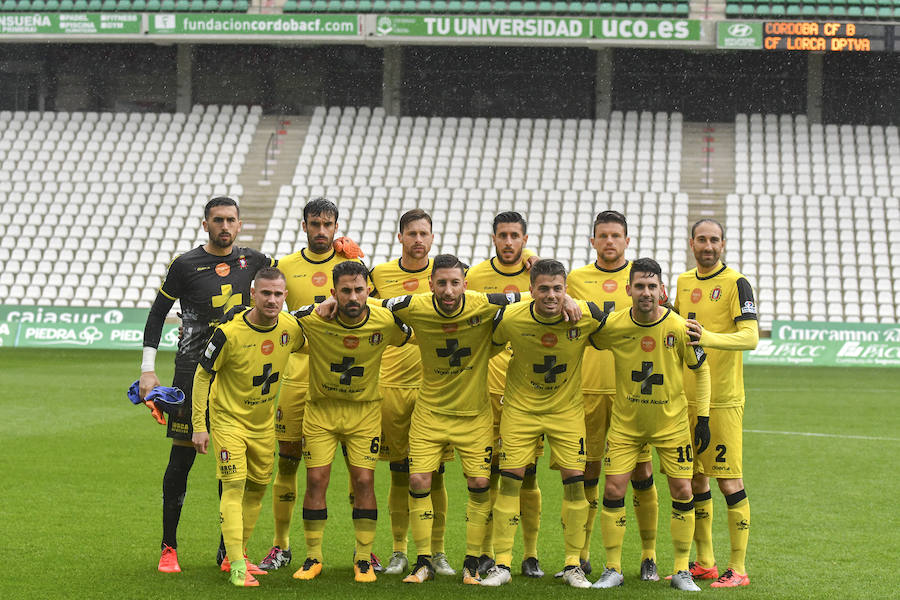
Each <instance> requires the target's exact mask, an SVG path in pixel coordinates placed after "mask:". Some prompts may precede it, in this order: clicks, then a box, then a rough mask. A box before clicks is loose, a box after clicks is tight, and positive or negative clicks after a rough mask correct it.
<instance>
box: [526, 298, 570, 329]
mask: <svg viewBox="0 0 900 600" xmlns="http://www.w3.org/2000/svg"><path fill="white" fill-rule="evenodd" d="M528 310H529V311H530V312H531V318H532V319H534V321H535V322H536V323H540V324H541V325H559V324H560V323H562V322H563V321H565V320H566V319H565V317H563V316H562V315H559V318H558V319H557V320H555V321H543V320H541V317H540V316H539V315H538V314H537V313H536V312H535V310H534V300H532V301H531V304H529V305H528Z"/></svg>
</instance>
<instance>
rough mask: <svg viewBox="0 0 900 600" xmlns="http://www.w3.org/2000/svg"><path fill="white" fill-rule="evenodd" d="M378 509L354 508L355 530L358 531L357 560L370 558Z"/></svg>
mask: <svg viewBox="0 0 900 600" xmlns="http://www.w3.org/2000/svg"><path fill="white" fill-rule="evenodd" d="M377 524H378V509H376V508H372V509H367V508H354V509H353V531H354V533H356V560H369V555H370V554H371V553H372V545H373V544H374V543H375V526H376V525H377Z"/></svg>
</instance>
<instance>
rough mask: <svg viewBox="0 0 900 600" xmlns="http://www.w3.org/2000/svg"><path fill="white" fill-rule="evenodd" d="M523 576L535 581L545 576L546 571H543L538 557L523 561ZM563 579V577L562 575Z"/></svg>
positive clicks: (530, 557)
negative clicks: (532, 578)
mask: <svg viewBox="0 0 900 600" xmlns="http://www.w3.org/2000/svg"><path fill="white" fill-rule="evenodd" d="M522 575H524V576H525V577H534V578H535V579H537V578H539V577H543V576H544V570H543V569H541V563H540V562H539V561H538V559H537V557H534V556H529V557H528V558H526V559H525V560H523V561H522ZM560 577H562V575H560Z"/></svg>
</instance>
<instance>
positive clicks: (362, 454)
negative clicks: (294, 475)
mask: <svg viewBox="0 0 900 600" xmlns="http://www.w3.org/2000/svg"><path fill="white" fill-rule="evenodd" d="M332 274H333V280H334V289H332V290H331V295H333V296H334V297H335V299H336V300H337V311H338V312H337V317H336V318H335V319H333V320H326V319H323V318H322V317H320V316H319V315H318V314H316V313H315V312H314V310H313V309H314V308H315V307H314V306H313V305H309V306H304V307H303V308H301V309H300V310H299V311H297V312H296V313H294V315H295V316H296V317H297V318H298V320H299V321H300V325H301V327H302V328H303V334H304V335H305V336H306V339H307V342H308V343H309V346H308V347H309V357H310V358H309V386H310V387H309V389H310V395H309V401H308V402H307V406H306V414H305V416H304V419H303V456H304V458H305V459H306V495H305V497H304V499H303V525H304V534H305V538H306V549H307V551H306V561H305V562H304V564H303V567H302V568H301V569H300V570H298V571H297V572H296V573H295V574H294V577H295V578H297V579H307V580H308V579H313V578H315V577H316V576H317V575H318V574H319V573H321V572H322V563H323V553H322V537H323V532H324V529H325V521H326V519H327V518H328V508H327V506H326V501H325V493H326V491H327V490H328V482H329V479H330V477H331V463H332V461H333V459H334V452H335V450H336V449H337V445H338V442H341V443H343V444H345V445H346V448H347V457H348V460H349V464H350V477H351V479H352V482H353V490H354V505H353V528H354V530H355V532H356V550H355V552H354V565H353V568H354V572H355V578H356V581H359V582H371V581H375V573H374V571H373V570H372V565H371V564H370V562H369V557H370V555H371V552H372V544H373V542H374V541H375V524H376V520H377V518H378V508H377V506H376V504H375V489H374V482H375V480H374V472H375V465H376V464H377V462H378V440H379V436H380V435H381V395H380V393H379V391H378V371H379V368H380V363H381V355H382V353H383V352H384V350H385V348H387V347H388V346H389V345H390V346H403V345H404V344H405V343H406V342H407V341H408V340H409V337H410V334H411V333H412V331H411V330H410V329H409V327H407V326H406V325H405V324H404V323H403V322H402V321H400V320H398V319H397V318H396V317H394V316H393V315H392V314H391V311H389V310H387V309H386V308H382V307H369V306H366V298H367V297H368V292H369V290H368V281H367V277H368V271H367V270H366V268H365V267H364V266H363V265H361V264H359V263H357V262H350V261H346V262H342V263H339V264H338V265H337V266H335V267H334V270H333V272H332Z"/></svg>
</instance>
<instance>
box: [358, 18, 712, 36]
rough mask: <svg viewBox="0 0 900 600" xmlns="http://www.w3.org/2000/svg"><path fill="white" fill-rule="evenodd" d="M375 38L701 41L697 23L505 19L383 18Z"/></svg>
mask: <svg viewBox="0 0 900 600" xmlns="http://www.w3.org/2000/svg"><path fill="white" fill-rule="evenodd" d="M375 34H376V35H377V36H382V37H430V38H507V39H545V40H573V39H585V40H589V39H597V40H623V41H636V40H640V41H660V42H672V41H699V40H700V21H698V20H688V19H680V20H678V19H613V18H609V19H591V18H586V17H531V16H528V17H526V16H503V15H471V16H463V15H459V16H434V15H432V16H426V15H396V16H391V15H383V16H380V17H378V20H377V21H376V22H375Z"/></svg>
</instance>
